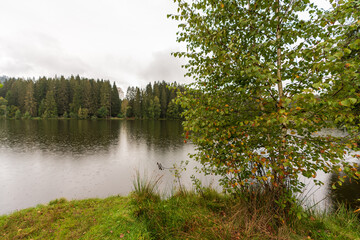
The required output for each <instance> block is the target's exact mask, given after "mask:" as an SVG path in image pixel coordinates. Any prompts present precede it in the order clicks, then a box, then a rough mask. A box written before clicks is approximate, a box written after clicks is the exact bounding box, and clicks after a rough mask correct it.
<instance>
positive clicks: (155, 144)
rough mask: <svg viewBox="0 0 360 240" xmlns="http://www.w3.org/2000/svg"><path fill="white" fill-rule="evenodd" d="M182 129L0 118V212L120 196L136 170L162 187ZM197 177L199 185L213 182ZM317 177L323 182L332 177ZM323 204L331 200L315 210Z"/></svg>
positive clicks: (167, 185)
mask: <svg viewBox="0 0 360 240" xmlns="http://www.w3.org/2000/svg"><path fill="white" fill-rule="evenodd" d="M182 131H183V129H182V126H181V122H179V121H126V120H0V215H1V214H7V213H10V212H13V211H15V210H17V209H22V208H27V207H32V206H36V205H37V204H40V203H48V202H49V201H51V200H53V199H56V198H60V197H65V198H67V199H82V198H89V197H106V196H110V195H118V194H120V195H127V194H128V193H129V192H130V191H131V190H132V181H133V179H134V177H135V174H136V171H140V173H142V175H143V174H144V173H147V175H148V176H162V185H161V190H162V191H164V192H170V191H171V189H172V188H173V186H174V176H173V174H172V173H171V172H169V171H168V170H167V171H160V170H158V168H157V165H156V162H159V163H161V164H162V165H163V166H165V167H172V166H173V164H178V165H179V164H180V162H181V161H183V160H188V153H193V152H194V147H193V145H191V144H189V143H187V144H185V143H184V142H183V140H184V138H183V137H182ZM194 165H196V164H195V163H193V162H190V165H189V166H188V167H187V169H192V167H193V166H194ZM192 174H194V171H193V170H188V171H186V172H184V173H183V174H182V184H184V185H186V186H187V187H190V186H191V181H190V178H189V177H190V175H192ZM197 176H198V177H199V178H200V179H201V180H202V181H203V182H204V184H211V182H212V181H213V180H212V178H204V177H202V176H199V175H197ZM320 177H321V178H322V180H323V181H324V182H325V183H327V184H330V183H331V181H333V179H334V178H336V176H320ZM359 186H360V185H358V184H355V183H354V182H352V183H347V184H344V188H342V189H340V190H338V191H337V192H335V193H334V194H332V195H331V196H333V198H334V199H335V200H339V199H340V200H343V201H348V200H349V199H352V201H353V200H354V199H356V197H357V196H358V198H360V187H359ZM307 191H309V192H310V193H314V194H313V196H312V197H311V198H309V201H310V202H314V201H320V200H321V199H323V198H325V197H327V196H328V195H329V187H328V185H325V186H324V187H322V188H320V189H318V188H316V187H312V185H311V184H310V183H309V185H308V188H307ZM306 194H307V195H309V194H308V193H305V195H306ZM312 198H314V199H312ZM324 203H326V204H324ZM329 203H331V198H327V200H326V201H323V202H322V205H323V208H324V207H325V208H326V207H327V204H329Z"/></svg>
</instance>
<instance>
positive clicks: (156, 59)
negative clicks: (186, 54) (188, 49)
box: [139, 50, 189, 83]
mask: <svg viewBox="0 0 360 240" xmlns="http://www.w3.org/2000/svg"><path fill="white" fill-rule="evenodd" d="M171 52H173V51H171V50H164V51H161V52H156V53H154V54H153V60H152V61H151V62H150V63H149V64H148V65H147V66H146V67H145V68H143V69H142V70H141V71H140V73H139V76H140V78H142V79H144V80H146V81H147V82H150V81H151V82H152V81H162V80H165V81H167V82H174V81H176V82H178V83H189V79H188V78H185V77H184V74H185V73H186V71H185V70H184V69H183V68H181V65H182V64H184V63H185V60H184V59H179V58H175V57H174V56H172V55H171Z"/></svg>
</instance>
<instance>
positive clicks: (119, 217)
mask: <svg viewBox="0 0 360 240" xmlns="http://www.w3.org/2000/svg"><path fill="white" fill-rule="evenodd" d="M154 189H155V188H153V187H151V186H150V187H149V184H145V185H141V187H140V188H139V189H137V190H136V191H135V192H133V193H132V194H130V195H129V196H127V197H121V196H113V197H108V198H105V199H86V200H73V201H67V200H66V199H58V200H54V201H51V202H50V203H49V204H47V205H38V206H36V207H34V208H28V209H24V210H20V211H18V212H14V213H12V214H10V215H4V216H0V238H1V239H329V240H330V239H331V240H332V239H359V238H360V222H359V215H358V214H355V213H353V211H352V210H348V209H346V208H345V207H344V206H340V207H339V209H337V210H336V211H332V212H326V213H314V212H310V211H304V210H301V211H302V213H303V214H304V215H307V217H306V218H301V219H297V218H295V219H288V220H286V221H285V222H284V223H282V224H280V225H279V224H278V223H277V222H276V221H275V220H274V212H273V208H271V201H269V200H270V199H269V196H268V195H267V196H261V195H258V196H257V198H256V199H255V201H252V204H250V205H249V204H248V203H246V202H245V201H243V200H242V199H241V198H239V197H231V196H230V195H223V194H220V193H217V192H216V191H214V190H212V189H209V188H203V189H202V191H201V192H198V193H196V192H194V191H182V192H176V193H175V194H173V195H172V196H171V197H169V198H167V199H161V197H160V195H159V194H157V193H156V191H154Z"/></svg>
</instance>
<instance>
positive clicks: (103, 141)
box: [1, 119, 121, 153]
mask: <svg viewBox="0 0 360 240" xmlns="http://www.w3.org/2000/svg"><path fill="white" fill-rule="evenodd" d="M120 124H121V122H120V121H109V120H96V121H92V120H59V119H49V120H7V124H2V125H1V131H3V133H2V137H4V138H6V139H8V140H9V141H7V142H6V143H3V144H7V146H9V147H12V148H19V149H24V148H27V149H29V148H35V149H42V150H46V151H56V152H58V151H59V152H73V153H84V152H89V153H91V152H95V151H99V150H108V149H109V147H110V146H111V144H114V143H116V142H117V139H118V137H119V129H120ZM4 132H5V133H4ZM3 135H4V136H3Z"/></svg>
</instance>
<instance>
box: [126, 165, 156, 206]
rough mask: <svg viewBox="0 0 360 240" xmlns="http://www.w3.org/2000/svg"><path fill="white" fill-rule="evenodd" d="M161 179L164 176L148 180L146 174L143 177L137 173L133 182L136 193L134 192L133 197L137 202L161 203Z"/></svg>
mask: <svg viewBox="0 0 360 240" xmlns="http://www.w3.org/2000/svg"><path fill="white" fill-rule="evenodd" d="M161 179H162V176H157V177H153V178H148V176H147V175H146V174H145V175H144V177H141V176H140V173H139V172H138V171H137V172H136V175H135V179H134V181H133V188H134V191H133V192H132V197H133V198H135V199H136V200H137V201H143V200H146V201H148V200H151V201H159V200H160V194H159V190H158V186H159V184H160V182H161Z"/></svg>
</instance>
